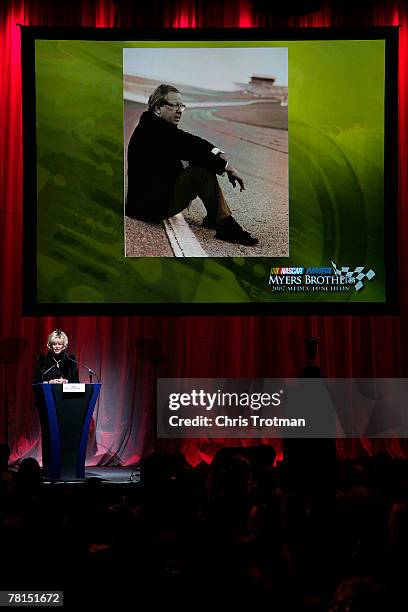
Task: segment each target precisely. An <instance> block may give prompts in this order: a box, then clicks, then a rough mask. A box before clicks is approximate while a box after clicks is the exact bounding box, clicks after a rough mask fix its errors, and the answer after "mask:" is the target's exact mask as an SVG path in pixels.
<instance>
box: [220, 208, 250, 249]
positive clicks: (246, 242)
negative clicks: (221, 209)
mask: <svg viewBox="0 0 408 612" xmlns="http://www.w3.org/2000/svg"><path fill="white" fill-rule="evenodd" d="M215 237H216V238H218V239H219V240H225V241H226V242H235V243H236V244H242V245H243V246H255V245H256V244H258V242H259V240H258V238H254V237H253V236H251V234H250V233H249V232H246V231H245V230H243V229H242V227H241V226H240V224H239V223H237V222H236V221H235V219H234V217H233V216H232V215H231V216H230V217H226V218H225V219H222V221H219V222H218V223H217V232H216V234H215Z"/></svg>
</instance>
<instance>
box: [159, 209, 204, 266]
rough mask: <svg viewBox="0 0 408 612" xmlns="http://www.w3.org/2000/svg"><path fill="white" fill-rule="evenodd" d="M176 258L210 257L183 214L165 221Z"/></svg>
mask: <svg viewBox="0 0 408 612" xmlns="http://www.w3.org/2000/svg"><path fill="white" fill-rule="evenodd" d="M163 225H164V229H165V230H166V234H167V238H168V239H169V242H170V245H171V248H172V249H173V253H174V256H175V257H208V255H207V253H206V252H205V251H204V249H203V248H202V246H201V244H200V243H199V242H198V240H197V238H196V237H195V235H194V234H193V232H192V231H191V229H190V226H189V225H188V223H187V221H186V220H185V219H184V217H183V215H182V214H181V213H178V214H177V215H174V217H170V219H164V220H163Z"/></svg>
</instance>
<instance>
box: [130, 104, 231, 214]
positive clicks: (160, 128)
mask: <svg viewBox="0 0 408 612" xmlns="http://www.w3.org/2000/svg"><path fill="white" fill-rule="evenodd" d="M214 146H215V145H213V144H211V143H210V142H208V141H207V140H204V139H203V138H199V137H198V136H194V135H193V134H189V133H188V132H183V130H180V129H179V128H178V127H177V126H175V125H172V124H171V123H169V122H168V121H165V120H164V119H161V118H160V117H157V116H156V115H155V114H154V113H153V112H152V111H145V112H144V113H143V114H142V116H141V117H140V120H139V123H138V124H137V126H136V128H135V130H134V132H133V134H132V136H131V138H130V141H129V147H128V191H127V199H126V215H127V216H129V217H135V218H136V219H141V220H143V221H158V220H160V219H165V218H166V217H167V216H168V213H167V211H168V202H169V200H170V198H171V196H172V191H173V186H174V182H175V179H176V177H177V175H178V174H179V172H182V171H183V164H182V163H181V160H183V161H188V162H190V163H191V164H193V165H196V166H202V167H204V168H207V169H208V170H211V171H212V172H214V173H216V174H222V173H223V172H224V169H225V165H226V162H225V161H224V160H222V159H221V158H220V157H218V156H217V155H214V154H213V153H211V151H212V149H213V148H214Z"/></svg>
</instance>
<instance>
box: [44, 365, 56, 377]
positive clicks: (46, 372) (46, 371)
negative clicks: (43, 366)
mask: <svg viewBox="0 0 408 612" xmlns="http://www.w3.org/2000/svg"><path fill="white" fill-rule="evenodd" d="M53 368H55V365H52V366H51V367H50V368H48V370H45V372H43V373H42V374H41V380H44V376H45V375H46V374H48V372H49V371H50V370H52V369H53Z"/></svg>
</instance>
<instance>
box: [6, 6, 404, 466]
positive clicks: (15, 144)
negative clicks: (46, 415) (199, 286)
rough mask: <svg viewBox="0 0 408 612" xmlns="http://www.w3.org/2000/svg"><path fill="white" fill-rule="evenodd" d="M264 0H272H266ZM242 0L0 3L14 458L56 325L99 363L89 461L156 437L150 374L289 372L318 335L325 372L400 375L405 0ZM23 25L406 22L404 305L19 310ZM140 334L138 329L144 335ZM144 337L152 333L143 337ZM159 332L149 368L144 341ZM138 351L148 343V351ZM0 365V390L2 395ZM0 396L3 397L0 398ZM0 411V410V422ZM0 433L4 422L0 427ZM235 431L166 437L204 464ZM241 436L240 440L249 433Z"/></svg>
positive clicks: (22, 446)
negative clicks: (308, 5) (275, 3)
mask: <svg viewBox="0 0 408 612" xmlns="http://www.w3.org/2000/svg"><path fill="white" fill-rule="evenodd" d="M264 4H267V3H264ZM255 6H257V5H256V4H255V3H253V2H251V1H250V0H225V1H224V2H222V1H221V0H219V1H207V0H195V1H194V0H177V1H175V2H172V1H171V0H167V1H166V0H153V1H151V2H149V3H145V4H142V3H141V2H114V1H113V0H82V1H81V2H80V1H76V2H71V1H70V2H68V1H62V0H61V1H59V2H53V1H50V0H42V1H38V0H35V1H34V0H32V1H29V0H9V1H8V2H3V3H2V4H1V8H0V40H1V44H0V67H1V70H0V91H1V95H0V123H1V130H0V133H1V139H0V189H1V202H0V205H1V208H0V236H1V240H0V251H1V258H0V287H1V292H2V299H1V302H0V317H1V320H0V337H1V338H3V337H25V338H27V339H28V345H27V348H26V350H25V352H24V354H23V358H22V360H21V362H20V363H19V364H16V365H11V366H9V369H8V393H9V406H8V407H9V443H10V446H11V448H12V460H17V459H19V458H22V457H24V456H35V457H39V455H40V452H39V451H40V445H39V440H40V430H39V422H38V417H37V415H36V412H35V410H34V407H33V398H32V391H31V379H32V369H33V363H34V359H35V355H36V354H37V353H38V352H40V351H42V350H43V349H44V348H45V347H44V344H45V340H46V337H47V335H48V333H49V331H50V330H52V329H54V328H60V329H64V330H65V331H66V332H67V333H68V335H69V338H70V349H71V350H72V351H73V352H75V353H76V355H77V357H78V358H79V359H80V360H81V361H82V362H83V363H86V364H89V365H91V367H93V369H96V370H97V371H100V372H101V376H102V380H103V382H104V384H103V392H102V395H101V399H100V402H99V407H98V408H97V410H96V413H95V419H94V430H93V432H92V437H91V439H90V443H89V445H88V463H89V464H93V465H95V464H99V465H107V464H110V465H112V464H122V465H130V464H132V463H135V462H136V461H137V460H138V459H139V458H140V457H141V456H143V455H145V454H146V453H148V452H149V451H150V450H151V449H152V446H153V423H154V388H155V385H154V381H155V376H156V374H157V373H158V374H159V375H163V376H168V377H184V376H186V377H217V376H218V377H224V376H226V377H228V376H229V377H263V376H270V377H274V376H276V377H277V376H288V377H289V376H296V375H298V374H299V373H300V372H301V370H302V366H303V362H304V359H305V354H304V339H305V337H306V336H309V335H313V336H318V337H320V339H321V340H320V349H319V359H320V365H321V367H322V370H323V371H324V373H325V374H326V375H327V376H333V377H347V376H355V377H374V376H382V377H401V376H407V375H408V374H407V372H408V359H407V340H408V328H407V323H408V316H407V313H406V305H407V288H406V284H405V282H404V279H405V274H406V271H407V264H406V261H407V260H408V239H407V227H408V224H407V221H408V210H407V207H408V192H407V189H408V180H407V173H406V169H407V144H408V133H407V128H408V124H407V120H408V90H407V86H408V62H407V54H408V34H407V26H408V16H407V4H406V2H404V1H403V0H394V1H392V2H390V1H389V2H387V1H385V0H384V1H382V2H377V1H375V2H374V1H373V2H360V3H357V2H342V3H340V2H336V1H335V0H333V1H326V2H323V4H322V8H321V10H320V11H319V12H316V13H312V14H310V15H307V16H303V17H293V18H284V17H282V16H280V17H274V18H273V17H271V16H266V15H265V14H262V13H261V12H257V10H256V9H255V8H254V7H255ZM18 24H24V25H59V26H61V25H76V26H98V27H112V26H149V27H151V26H167V27H169V26H173V27H210V26H215V27H231V26H240V27H249V26H252V27H253V26H266V25H268V26H273V25H275V26H276V25H278V26H331V25H335V26H350V25H355V26H359V25H365V26H369V25H377V26H381V25H400V26H401V30H400V49H399V171H400V179H399V181H400V182H399V204H398V206H399V210H398V217H399V224H398V252H399V262H400V270H399V288H400V315H399V316H393V317H391V316H389V317H367V316H366V317H364V316H354V317H317V316H307V317H306V316H304V317H300V316H299V317H294V316H286V317H284V316H280V317H273V316H270V317H269V316H268V317H261V316H256V317H255V316H254V317H238V316H234V317H175V318H173V317H96V316H95V317H63V318H62V317H41V318H34V317H33V318H25V317H22V316H21V302H22V270H23V265H24V262H23V259H22V223H23V218H22V121H21V65H20V29H19V27H18ZM143 339H145V340H143ZM146 339H147V340H146ZM155 341H156V342H157V343H159V346H160V347H161V351H162V353H163V355H164V358H165V361H164V363H163V364H162V365H161V366H160V367H159V368H158V369H157V371H156V367H155V366H154V365H153V364H152V363H151V362H150V361H151V359H149V355H148V352H149V351H147V358H146V354H145V355H143V351H140V345H141V344H143V343H144V346H147V347H149V346H150V345H151V343H152V342H155ZM145 353H146V351H145ZM4 384H5V381H4V371H2V378H1V392H2V393H3V392H4ZM2 404H3V399H2ZM3 417H4V409H3V410H1V417H0V418H1V419H2V420H3ZM1 431H3V429H2V430H1ZM237 442H238V441H236V440H229V441H228V440H224V441H208V440H185V441H183V440H177V441H171V442H166V443H165V442H164V441H161V442H160V448H161V449H162V450H168V451H172V450H181V451H182V452H184V453H185V455H186V457H187V459H188V460H189V461H190V463H192V464H196V463H198V462H199V461H200V460H201V459H204V460H206V461H209V460H210V459H211V458H212V456H213V454H214V452H215V451H216V450H217V448H219V447H220V446H221V445H222V444H228V443H230V444H234V445H235V444H236V443H237ZM246 443H247V441H242V444H246ZM362 449H365V450H366V451H368V452H373V451H375V450H378V449H386V450H387V451H388V452H390V453H392V454H393V455H401V456H406V455H407V454H408V444H406V442H405V440H375V441H374V440H371V441H370V440H340V441H339V442H338V452H339V455H340V456H351V455H355V454H358V453H359V452H361V450H362Z"/></svg>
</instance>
